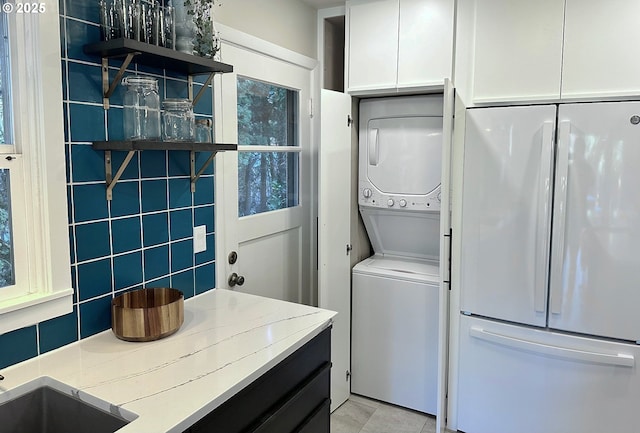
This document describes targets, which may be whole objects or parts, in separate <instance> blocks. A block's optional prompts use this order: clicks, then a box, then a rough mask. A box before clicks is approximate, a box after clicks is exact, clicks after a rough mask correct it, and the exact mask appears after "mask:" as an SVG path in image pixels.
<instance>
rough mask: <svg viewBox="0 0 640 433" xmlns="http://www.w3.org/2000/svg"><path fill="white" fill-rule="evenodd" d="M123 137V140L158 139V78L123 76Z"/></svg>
mask: <svg viewBox="0 0 640 433" xmlns="http://www.w3.org/2000/svg"><path fill="white" fill-rule="evenodd" d="M122 84H123V85H124V86H126V87H127V91H126V92H125V94H124V121H123V123H124V138H125V140H159V139H160V96H159V95H158V80H156V79H155V78H148V77H136V76H130V77H125V78H124V79H123V80H122Z"/></svg>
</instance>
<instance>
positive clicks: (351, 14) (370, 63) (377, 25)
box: [347, 0, 398, 92]
mask: <svg viewBox="0 0 640 433" xmlns="http://www.w3.org/2000/svg"><path fill="white" fill-rule="evenodd" d="M347 19H348V50H349V54H348V56H349V62H348V71H347V75H348V90H349V92H354V91H355V92H357V91H366V90H383V89H393V88H395V86H396V78H397V64H398V0H373V1H370V0H369V1H352V2H347Z"/></svg>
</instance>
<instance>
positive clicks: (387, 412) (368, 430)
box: [331, 394, 436, 433]
mask: <svg viewBox="0 0 640 433" xmlns="http://www.w3.org/2000/svg"><path fill="white" fill-rule="evenodd" d="M435 431H436V418H435V417H433V416H429V415H425V414H423V413H420V412H415V411H412V410H409V409H404V408H401V407H398V406H393V405H389V404H385V403H382V402H379V401H377V400H370V399H368V398H364V397H360V396H358V395H354V394H351V397H349V400H347V401H346V402H345V403H344V404H343V405H342V406H340V407H339V408H338V409H336V410H335V411H334V412H333V414H331V433H435Z"/></svg>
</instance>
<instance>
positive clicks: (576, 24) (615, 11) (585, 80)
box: [562, 0, 640, 98]
mask: <svg viewBox="0 0 640 433" xmlns="http://www.w3.org/2000/svg"><path fill="white" fill-rule="evenodd" d="M638 16H640V2H638V1H637V0H615V1H608V2H602V1H601V0H567V1H566V6H565V29H564V51H563V56H562V98H576V97H590V98H598V97H602V96H623V95H629V96H631V95H637V94H638V93H639V92H640V61H639V60H638V55H637V50H635V49H634V50H630V43H631V41H637V40H638V38H640V26H638ZM585 65H588V67H585Z"/></svg>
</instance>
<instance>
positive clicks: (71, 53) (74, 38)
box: [65, 5, 122, 65]
mask: <svg viewBox="0 0 640 433" xmlns="http://www.w3.org/2000/svg"><path fill="white" fill-rule="evenodd" d="M93 7H94V8H95V9H98V8H97V5H96V6H93ZM65 21H66V27H67V28H66V32H65V40H66V42H67V57H68V58H69V59H75V60H84V61H86V62H91V63H96V64H98V65H99V64H101V62H102V59H101V58H100V57H98V56H90V55H88V54H85V53H84V51H82V47H83V46H84V45H85V44H87V43H89V42H98V41H100V26H99V25H94V24H87V23H83V22H80V21H76V20H74V19H70V18H67V19H66V20H65ZM120 63H122V60H120Z"/></svg>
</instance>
